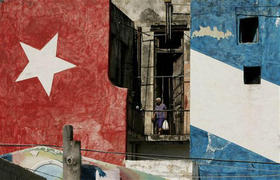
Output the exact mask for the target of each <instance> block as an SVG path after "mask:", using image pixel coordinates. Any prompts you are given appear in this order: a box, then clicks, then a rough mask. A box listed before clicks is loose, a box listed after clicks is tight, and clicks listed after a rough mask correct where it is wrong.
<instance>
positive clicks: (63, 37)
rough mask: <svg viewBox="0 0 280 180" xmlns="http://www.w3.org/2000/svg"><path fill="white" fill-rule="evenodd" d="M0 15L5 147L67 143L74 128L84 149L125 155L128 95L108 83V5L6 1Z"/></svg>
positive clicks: (0, 124)
mask: <svg viewBox="0 0 280 180" xmlns="http://www.w3.org/2000/svg"><path fill="white" fill-rule="evenodd" d="M0 14H1V15H0V17H1V18H0V26H1V28H0V40H1V43H0V51H1V55H0V142H1V143H6V144H48V145H61V144H62V133H61V130H62V127H63V126H64V125H65V124H71V125H73V127H74V131H75V132H76V135H75V136H76V137H75V138H76V139H80V140H81V142H82V148H84V149H96V150H101V151H115V152H122V153H125V152H126V96H127V90H126V89H124V88H119V87H116V86H113V85H112V83H111V82H110V80H109V78H108V69H109V65H108V64H109V50H110V49H111V48H109V37H110V1H109V0H95V1H92V0H83V1H80V0H55V1H54V0H36V1H34V0H28V1H26V0H8V1H3V2H2V3H0ZM18 149H19V148H15V147H13V148H11V147H3V146H1V147H0V154H4V153H9V152H13V151H15V150H18ZM83 155H86V156H88V157H92V158H95V159H99V160H103V161H107V162H111V163H115V164H122V162H123V160H124V158H125V157H124V156H122V155H110V156H109V155H106V154H102V153H89V152H84V153H83Z"/></svg>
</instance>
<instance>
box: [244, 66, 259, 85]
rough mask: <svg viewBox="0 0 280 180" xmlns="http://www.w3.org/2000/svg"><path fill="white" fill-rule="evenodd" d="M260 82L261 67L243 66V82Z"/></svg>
mask: <svg viewBox="0 0 280 180" xmlns="http://www.w3.org/2000/svg"><path fill="white" fill-rule="evenodd" d="M260 83H261V67H260V66H251V67H248V66H247V67H246V66H244V84H260Z"/></svg>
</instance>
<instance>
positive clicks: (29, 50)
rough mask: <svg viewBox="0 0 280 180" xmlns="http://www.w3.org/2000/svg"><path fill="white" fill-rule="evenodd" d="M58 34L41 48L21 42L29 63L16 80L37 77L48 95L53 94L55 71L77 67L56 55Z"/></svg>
mask: <svg viewBox="0 0 280 180" xmlns="http://www.w3.org/2000/svg"><path fill="white" fill-rule="evenodd" d="M57 39H58V34H56V35H55V36H54V37H53V38H52V39H51V40H50V41H49V42H48V43H47V44H46V45H45V46H44V47H43V48H42V49H41V50H38V49H35V48H33V47H31V46H29V45H27V44H24V43H22V42H21V43H20V45H21V47H22V48H23V50H24V52H25V54H26V56H27V58H28V61H29V63H28V64H27V66H26V67H25V68H24V70H23V71H22V73H21V74H20V75H19V77H18V78H17V80H16V82H18V81H22V80H26V79H30V78H34V77H37V78H38V79H39V81H40V82H41V84H42V86H43V88H44V89H45V91H46V93H47V94H48V96H50V94H51V89H52V82H53V77H54V74H55V73H58V72H61V71H64V70H67V69H70V68H73V67H76V65H74V64H71V63H69V62H67V61H64V60H63V59H60V58H58V57H56V49H57Z"/></svg>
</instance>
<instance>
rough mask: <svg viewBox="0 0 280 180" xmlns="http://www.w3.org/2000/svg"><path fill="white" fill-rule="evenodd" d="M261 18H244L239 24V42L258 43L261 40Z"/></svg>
mask: <svg viewBox="0 0 280 180" xmlns="http://www.w3.org/2000/svg"><path fill="white" fill-rule="evenodd" d="M258 27H259V18H258V17H250V18H242V19H240V22H239V42H240V43H256V42H258V39H259V35H258V33H259V30H258Z"/></svg>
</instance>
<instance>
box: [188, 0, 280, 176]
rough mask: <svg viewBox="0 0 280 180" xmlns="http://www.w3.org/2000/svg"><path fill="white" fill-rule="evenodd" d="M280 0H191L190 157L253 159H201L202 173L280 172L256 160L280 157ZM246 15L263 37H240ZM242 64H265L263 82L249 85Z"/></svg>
mask: <svg viewBox="0 0 280 180" xmlns="http://www.w3.org/2000/svg"><path fill="white" fill-rule="evenodd" d="M279 3H280V1H266V0H261V1H257V0H248V1H242V0H238V1H215V0H203V1H200V0H194V1H192V5H191V12H192V27H191V37H192V40H191V62H192V63H191V82H192V83H191V157H199V158H210V159H224V160H233V161H236V160H243V161H250V162H252V163H238V162H232V161H231V162H215V161H202V162H200V163H201V164H200V175H201V176H204V177H205V176H211V175H212V176H215V175H219V176H238V175H239V177H235V179H236V178H237V179H242V178H243V179H244V178H245V177H248V178H250V179H254V178H256V179H279V177H278V176H273V175H272V174H271V172H272V171H275V170H279V168H280V167H279V165H271V164H270V165H269V164H262V163H261V164H255V163H253V162H256V161H259V162H279V161H280V154H279V150H280V149H279V147H280V146H279V145H280V144H279V132H280V129H279V127H280V126H279V123H280V121H279V120H280V119H279V115H280V111H279V97H280V96H279V85H280V79H279V75H280V74H279V72H280V71H279V70H280V64H279V57H280V53H279V52H280V51H279V41H278V40H279V38H280V37H279V30H280V29H279V28H280V26H279V12H280V9H279V7H278V6H277V5H278V4H279ZM249 17H257V18H258V27H257V29H258V30H257V37H258V38H257V39H258V40H257V41H256V42H252V43H242V42H240V41H239V25H240V24H239V22H240V19H242V18H249ZM244 66H260V67H261V84H244V79H243V78H244V72H243V68H244ZM259 169H264V170H269V171H260V170H259ZM270 170H272V171H270ZM232 178H233V177H232ZM202 179H203V177H202Z"/></svg>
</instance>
